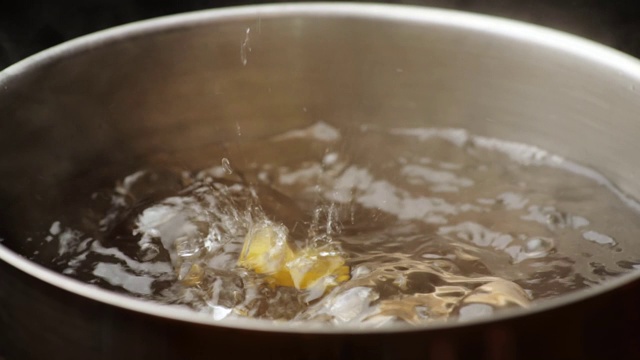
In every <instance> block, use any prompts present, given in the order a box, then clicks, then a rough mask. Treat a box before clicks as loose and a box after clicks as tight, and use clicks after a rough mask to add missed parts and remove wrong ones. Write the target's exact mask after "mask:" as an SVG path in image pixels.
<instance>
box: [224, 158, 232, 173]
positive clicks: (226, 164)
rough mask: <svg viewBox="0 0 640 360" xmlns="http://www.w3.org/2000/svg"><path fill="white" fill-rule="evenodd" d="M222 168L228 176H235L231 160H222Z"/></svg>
mask: <svg viewBox="0 0 640 360" xmlns="http://www.w3.org/2000/svg"><path fill="white" fill-rule="evenodd" d="M222 168H223V169H224V171H225V172H226V173H227V175H231V174H233V169H231V163H230V162H229V159H227V158H222Z"/></svg>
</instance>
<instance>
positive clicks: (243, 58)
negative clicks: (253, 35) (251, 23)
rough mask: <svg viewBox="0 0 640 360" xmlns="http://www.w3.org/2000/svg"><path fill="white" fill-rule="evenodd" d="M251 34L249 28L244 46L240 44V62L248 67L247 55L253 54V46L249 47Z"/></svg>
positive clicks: (243, 42)
mask: <svg viewBox="0 0 640 360" xmlns="http://www.w3.org/2000/svg"><path fill="white" fill-rule="evenodd" d="M250 32H251V28H250V27H249V28H247V32H246V33H245V36H244V40H243V41H242V44H240V61H241V62H242V65H243V66H247V53H248V52H251V46H250V45H249V33H250Z"/></svg>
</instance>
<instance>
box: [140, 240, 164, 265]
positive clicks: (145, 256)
mask: <svg viewBox="0 0 640 360" xmlns="http://www.w3.org/2000/svg"><path fill="white" fill-rule="evenodd" d="M158 254H160V247H159V246H158V245H156V244H153V243H145V244H142V245H141V246H140V251H139V252H138V257H139V258H140V260H141V261H151V260H153V259H155V258H156V257H157V256H158Z"/></svg>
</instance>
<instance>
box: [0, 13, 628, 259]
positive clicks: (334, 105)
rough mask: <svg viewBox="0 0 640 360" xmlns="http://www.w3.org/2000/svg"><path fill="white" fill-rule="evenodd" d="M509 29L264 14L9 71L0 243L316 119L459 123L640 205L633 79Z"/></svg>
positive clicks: (2, 114)
mask: <svg viewBox="0 0 640 360" xmlns="http://www.w3.org/2000/svg"><path fill="white" fill-rule="evenodd" d="M510 35H511V34H502V35H500V34H496V33H494V32H491V31H488V30H487V31H485V30H482V29H475V30H471V29H465V28H463V27H460V26H452V25H443V24H442V23H440V22H428V21H427V22H419V21H415V20H414V21H403V20H402V19H400V18H394V17H391V16H390V17H388V18H383V19H381V18H374V17H370V16H366V15H362V16H355V15H348V14H341V15H337V16H329V15H327V14H324V15H323V14H321V13H318V14H313V13H309V12H307V13H299V14H296V13H289V14H285V15H281V16H276V15H274V14H273V13H265V14H263V15H261V14H259V13H256V14H254V15H251V16H235V17H230V18H227V19H224V20H221V21H199V22H194V23H191V24H189V25H180V24H174V25H170V26H165V27H164V28H161V29H156V30H154V31H144V32H141V31H138V32H134V33H131V34H129V36H120V37H111V38H109V39H108V40H106V41H97V42H93V43H85V45H84V46H82V47H76V48H74V49H73V50H71V51H66V52H63V53H59V54H54V55H52V56H50V57H48V58H46V59H43V58H40V60H39V61H37V62H35V63H32V64H31V66H28V67H26V68H24V67H23V68H21V70H24V71H18V72H16V71H15V70H14V71H7V72H5V73H4V74H2V77H1V78H0V119H1V121H0V175H1V176H0V208H2V209H3V211H2V212H3V216H2V218H1V219H0V237H2V238H4V244H5V245H8V246H9V247H10V248H12V249H14V250H16V251H18V252H22V253H26V252H29V251H31V250H32V249H31V250H30V249H29V247H28V246H25V245H24V240H25V237H27V236H29V235H30V234H37V233H38V231H46V230H47V229H48V226H49V225H50V224H51V222H52V221H54V220H60V219H64V217H65V216H70V215H68V214H69V211H68V209H70V208H72V207H73V206H74V204H76V203H79V202H81V201H82V200H83V199H86V198H87V197H88V196H90V195H91V193H92V192H93V191H94V190H95V189H96V188H98V187H101V186H113V184H114V182H115V181H116V180H117V179H119V178H122V177H123V176H125V175H127V174H129V173H131V172H133V171H135V170H137V169H140V168H149V167H164V166H181V167H187V168H201V167H204V166H210V165H212V164H216V163H217V162H219V160H220V157H221V156H223V155H224V153H225V149H224V148H223V147H221V146H220V145H219V144H221V143H222V142H225V141H230V140H231V141H247V140H250V139H253V138H260V137H266V136H269V135H272V134H276V133H279V132H281V131H283V130H285V129H291V128H298V127H303V126H306V125H308V124H311V123H313V122H316V121H324V122H327V123H330V124H332V125H333V126H336V127H338V128H342V129H346V130H345V131H346V132H347V134H348V128H349V127H350V126H354V125H356V124H362V123H367V124H375V125H378V126H382V127H418V126H419V127H426V126H433V127H462V128H466V129H468V130H469V131H470V132H471V133H474V134H479V135H486V136H492V137H498V138H502V139H506V140H513V141H519V142H525V143H528V144H533V145H536V146H539V147H542V148H544V149H548V150H550V151H551V152H554V153H557V154H560V155H563V156H566V157H568V158H570V159H573V160H575V161H577V162H580V163H582V164H584V165H588V166H592V167H595V168H597V169H598V170H599V171H601V172H602V173H604V174H605V175H606V176H607V177H609V178H610V179H612V180H613V181H614V182H615V183H616V184H617V185H618V186H620V187H621V188H622V189H623V190H624V191H625V192H627V193H629V194H631V195H633V196H636V197H638V196H640V187H639V186H637V183H636V181H635V179H637V178H638V177H639V176H640V158H639V157H638V156H636V152H637V147H638V145H637V144H638V142H637V136H636V134H638V133H640V122H639V121H636V117H637V114H639V113H640V101H638V100H640V98H639V96H638V93H637V92H636V91H635V90H634V86H636V85H637V86H638V87H639V88H640V84H639V81H638V79H632V78H630V76H629V75H628V74H623V73H622V72H621V71H619V70H616V69H614V68H610V67H608V66H605V65H603V64H601V63H597V62H595V61H593V60H589V59H584V58H581V57H579V56H578V55H575V54H572V53H570V52H566V51H564V50H560V49H559V48H556V47H549V46H545V45H540V44H536V43H534V42H532V41H526V40H525V41H523V40H518V39H517V38H516V37H512V36H510ZM49 54H50V55H51V54H53V53H49ZM14 69H15V68H14ZM238 128H239V129H240V134H241V135H239V134H238ZM377 151H384V149H371V156H372V157H374V158H375V152H377ZM246 156H247V157H248V158H250V156H251V155H250V154H246ZM230 160H231V161H232V163H234V164H236V165H238V164H240V163H241V161H242V160H241V159H230Z"/></svg>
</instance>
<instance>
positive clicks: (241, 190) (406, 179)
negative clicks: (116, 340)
mask: <svg viewBox="0 0 640 360" xmlns="http://www.w3.org/2000/svg"><path fill="white" fill-rule="evenodd" d="M211 163H212V165H213V166H212V167H210V168H207V169H199V170H198V169H196V170H194V169H141V170H140V171H138V172H136V173H134V174H131V175H129V176H127V177H126V178H124V179H122V181H120V182H119V183H118V184H117V185H116V186H115V188H114V189H108V190H106V191H99V192H97V193H96V194H95V196H94V198H95V199H100V198H105V195H107V196H106V198H108V199H109V200H110V204H109V206H108V207H106V208H104V210H102V208H101V207H100V206H98V205H96V209H97V210H96V211H97V212H98V213H100V214H101V215H100V217H101V219H99V220H93V223H90V222H91V221H90V220H86V219H85V220H84V222H85V223H87V222H89V223H90V224H89V225H86V224H85V226H83V227H79V226H76V227H70V226H67V225H66V224H64V223H60V222H55V223H53V224H52V226H51V228H50V230H49V231H50V234H49V236H48V237H47V238H46V242H47V243H49V244H57V246H58V254H57V256H56V257H55V259H54V260H53V261H52V262H51V263H50V264H48V265H49V266H50V267H53V268H55V269H57V270H59V271H61V272H63V273H64V274H67V275H69V276H72V277H75V278H78V279H81V280H83V281H86V282H89V283H92V284H95V285H98V286H100V287H104V288H107V289H111V290H114V291H118V292H122V293H126V294H130V295H132V296H136V297H139V298H143V299H148V300H151V301H156V302H160V303H167V304H175V305H177V306H188V307H190V308H192V309H194V310H195V311H199V312H202V313H206V314H210V316H212V317H213V318H215V319H222V318H233V317H245V316H249V317H255V318H263V319H271V320H287V321H323V322H330V323H334V324H345V323H357V324H366V325H373V326H380V325H383V324H385V323H389V322H395V321H402V322H408V323H412V324H418V323H424V322H428V321H433V320H438V319H447V318H451V319H461V320H464V319H469V318H474V317H477V316H484V315H487V314H491V313H493V312H495V311H497V310H499V309H502V308H507V307H528V306H531V304H532V303H533V302H537V301H542V300H544V299H548V298H552V297H555V296H559V295H562V294H566V293H569V292H572V291H576V290H579V289H583V288H587V287H591V286H594V285H597V284H598V283H601V282H603V281H605V280H606V279H608V278H611V277H613V276H616V275H618V274H621V273H624V272H628V271H631V270H633V268H634V267H635V266H636V265H635V264H636V263H637V260H638V259H640V247H639V246H635V247H634V246H632V245H633V242H634V234H638V233H640V221H638V213H637V211H636V210H634V207H635V208H637V205H636V204H635V203H634V202H632V201H631V200H629V199H627V198H625V197H624V196H622V195H621V194H620V193H619V192H617V191H616V189H615V188H613V187H612V186H611V185H610V184H609V183H608V182H607V181H606V180H605V179H603V178H602V177H601V176H599V175H598V174H597V173H595V172H593V171H591V170H589V169H587V168H583V167H580V166H578V165H575V164H572V163H570V162H568V161H565V160H563V159H561V158H559V157H556V156H552V155H549V154H547V153H545V152H544V151H542V150H538V149H535V148H532V147H528V146H524V145H520V144H514V143H508V142H502V141H498V140H494V139H487V138H481V137H474V136H471V135H468V134H467V133H466V132H465V131H463V130H456V129H393V130H381V129H375V128H371V127H362V128H360V129H357V130H356V131H352V132H351V133H350V134H349V137H348V138H345V137H344V135H343V134H341V133H340V131H338V130H337V129H335V128H333V127H331V126H329V125H327V124H324V123H317V124H314V125H313V126H311V127H309V128H306V129H299V130H295V131H291V132H287V133H284V134H281V135H279V136H276V137H273V138H270V139H266V140H260V141H252V142H247V143H230V144H228V146H227V152H226V156H225V157H218V158H212V159H211ZM235 164H243V166H241V168H240V166H236V165H235ZM96 202H99V201H98V200H96ZM265 222H268V223H270V224H274V226H280V225H282V226H283V227H281V228H282V229H286V231H288V237H289V241H290V242H291V244H292V246H293V247H296V248H303V247H322V246H331V247H332V249H335V250H336V251H338V252H339V253H340V254H342V256H343V257H345V258H346V262H347V265H348V266H349V269H350V280H348V281H346V282H344V283H341V284H338V285H337V286H326V287H320V288H318V287H314V288H310V289H305V290H298V289H296V288H294V287H287V286H273V285H272V283H270V282H269V281H268V276H265V275H264V274H257V273H255V272H253V271H251V270H248V269H245V268H242V267H240V266H238V265H237V262H238V257H239V255H240V250H241V248H242V245H243V242H244V241H245V236H246V234H247V232H248V231H249V230H250V229H251V227H252V226H255V225H256V224H258V223H265ZM194 271H195V272H194Z"/></svg>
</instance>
